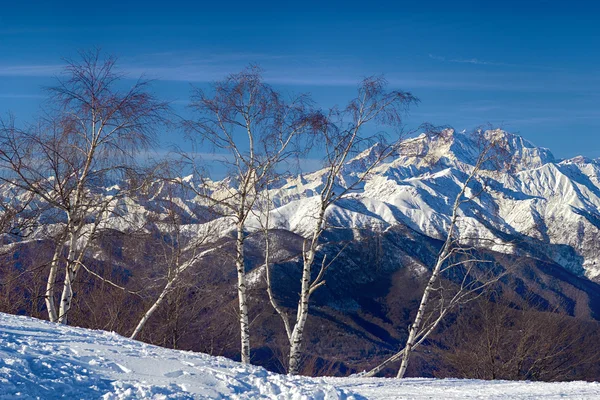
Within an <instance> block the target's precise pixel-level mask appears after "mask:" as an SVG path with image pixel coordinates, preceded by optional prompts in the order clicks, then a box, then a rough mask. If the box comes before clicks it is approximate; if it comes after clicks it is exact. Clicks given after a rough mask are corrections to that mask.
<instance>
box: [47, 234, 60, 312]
mask: <svg viewBox="0 0 600 400" xmlns="http://www.w3.org/2000/svg"><path fill="white" fill-rule="evenodd" d="M62 248H63V246H62V239H59V243H58V244H57V245H56V249H55V250H54V255H53V256H52V261H51V262H50V272H49V273H48V280H47V281H46V295H45V298H46V299H45V300H46V309H47V310H48V319H49V320H50V322H56V321H57V320H58V315H57V313H56V304H55V302H54V284H55V283H56V275H57V274H58V261H59V259H60V253H61V251H62Z"/></svg>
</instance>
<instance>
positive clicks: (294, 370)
mask: <svg viewBox="0 0 600 400" xmlns="http://www.w3.org/2000/svg"><path fill="white" fill-rule="evenodd" d="M313 259H314V251H309V256H308V257H307V258H305V260H304V266H303V268H302V289H301V292H300V300H299V304H298V314H297V316H296V324H295V325H294V330H293V331H292V336H291V338H290V360H289V366H288V374H289V375H297V374H298V368H299V366H300V356H301V354H302V341H303V339H304V326H305V325H306V319H307V318H308V301H309V299H310V271H311V265H312V260H313Z"/></svg>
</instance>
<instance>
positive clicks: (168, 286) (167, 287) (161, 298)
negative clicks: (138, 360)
mask: <svg viewBox="0 0 600 400" xmlns="http://www.w3.org/2000/svg"><path fill="white" fill-rule="evenodd" d="M176 279H177V278H176V277H175V278H173V279H171V280H170V281H168V282H167V284H166V285H165V287H164V288H163V290H162V292H161V294H160V296H158V298H157V299H156V301H155V302H154V304H152V306H151V307H150V308H149V309H148V311H146V313H145V314H144V316H143V317H142V319H140V322H138V324H137V326H136V327H135V330H134V331H133V333H132V334H131V336H130V337H129V338H130V339H135V338H136V336H137V335H138V334H139V333H140V332H141V331H142V329H143V328H144V325H146V322H148V319H150V317H151V316H152V314H154V311H156V310H157V309H158V307H159V306H160V305H161V304H162V302H163V301H164V299H165V297H166V296H167V294H168V293H169V291H170V290H171V288H172V287H173V284H174V283H175V280H176Z"/></svg>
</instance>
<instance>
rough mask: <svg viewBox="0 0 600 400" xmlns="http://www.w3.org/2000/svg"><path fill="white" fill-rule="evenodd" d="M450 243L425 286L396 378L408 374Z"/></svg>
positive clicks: (444, 249) (446, 245)
mask: <svg viewBox="0 0 600 400" xmlns="http://www.w3.org/2000/svg"><path fill="white" fill-rule="evenodd" d="M453 223H454V222H453ZM451 231H452V229H451V230H450V232H451ZM450 235H451V233H449V235H448V238H451V236H450ZM448 244H449V241H446V244H445V245H444V247H443V249H442V252H441V253H440V255H439V257H438V259H437V262H436V264H435V267H434V268H433V272H432V273H431V276H430V277H429V282H428V283H427V286H426V287H425V290H424V291H423V297H421V303H420V304H419V310H418V311H417V316H416V317H415V321H414V322H413V324H412V325H411V326H410V330H409V333H408V340H407V341H406V346H405V347H404V352H403V353H404V355H403V357H402V363H401V364H400V369H399V370H398V374H397V375H396V378H404V375H405V374H406V368H407V367H408V360H409V358H410V353H411V352H412V350H413V347H414V345H415V341H416V339H417V333H418V332H419V330H420V329H421V323H422V321H423V316H424V315H425V309H426V308H427V304H428V303H429V295H430V294H431V291H432V290H433V285H435V282H436V281H437V279H438V276H439V274H440V269H441V268H442V264H443V263H444V260H445V259H446V258H447V256H448V252H449V246H448Z"/></svg>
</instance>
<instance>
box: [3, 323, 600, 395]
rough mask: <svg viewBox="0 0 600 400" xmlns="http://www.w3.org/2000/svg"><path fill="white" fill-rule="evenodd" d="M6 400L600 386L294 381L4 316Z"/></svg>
mask: <svg viewBox="0 0 600 400" xmlns="http://www.w3.org/2000/svg"><path fill="white" fill-rule="evenodd" d="M0 357H1V360H0V399H36V398H37V399H54V398H68V399H105V400H110V399H290V400H300V399H317V400H334V399H343V400H363V399H443V398H445V399H453V398H457V399H458V398H467V399H485V398H494V399H515V398H520V399H537V398H545V399H554V398H564V397H569V398H580V399H594V398H600V384H598V383H587V382H569V383H535V382H509V381H478V380H460V379H443V380H436V379H404V380H397V379H383V378H353V377H351V378H307V377H288V376H285V375H278V374H274V373H271V372H268V371H266V370H265V369H263V368H260V367H255V366H244V365H242V364H240V363H237V362H234V361H231V360H229V359H226V358H223V357H212V356H209V355H206V354H201V353H193V352H188V351H178V350H169V349H165V348H161V347H157V346H152V345H148V344H145V343H142V342H138V341H135V340H130V339H127V338H125V337H122V336H119V335H117V334H115V333H110V332H105V331H93V330H87V329H82V328H75V327H69V326H62V325H57V324H52V323H49V322H46V321H41V320H36V319H33V318H29V317H22V316H13V315H7V314H1V313H0Z"/></svg>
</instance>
